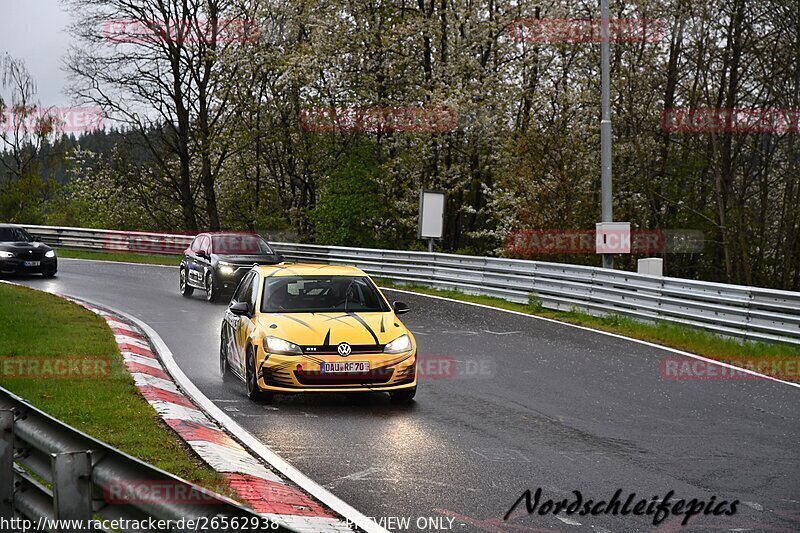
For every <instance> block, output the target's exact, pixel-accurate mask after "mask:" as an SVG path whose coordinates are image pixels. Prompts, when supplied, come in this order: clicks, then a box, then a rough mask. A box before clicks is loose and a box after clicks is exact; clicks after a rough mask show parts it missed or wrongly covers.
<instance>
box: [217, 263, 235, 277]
mask: <svg viewBox="0 0 800 533" xmlns="http://www.w3.org/2000/svg"><path fill="white" fill-rule="evenodd" d="M219 272H220V274H225V275H226V276H230V275H231V274H233V273H234V272H236V269H235V268H233V265H231V264H230V263H223V262H222V261H220V262H219Z"/></svg>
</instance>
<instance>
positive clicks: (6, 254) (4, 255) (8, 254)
mask: <svg viewBox="0 0 800 533" xmlns="http://www.w3.org/2000/svg"><path fill="white" fill-rule="evenodd" d="M0 257H2V258H3V259H8V258H9V257H14V252H0Z"/></svg>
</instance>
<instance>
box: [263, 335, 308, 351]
mask: <svg viewBox="0 0 800 533" xmlns="http://www.w3.org/2000/svg"><path fill="white" fill-rule="evenodd" d="M264 343H265V344H266V345H267V351H269V353H276V354H284V355H299V354H302V353H303V350H301V349H300V347H299V346H298V345H296V344H295V343H293V342H289V341H285V340H283V339H279V338H278V337H266V338H265V339H264Z"/></svg>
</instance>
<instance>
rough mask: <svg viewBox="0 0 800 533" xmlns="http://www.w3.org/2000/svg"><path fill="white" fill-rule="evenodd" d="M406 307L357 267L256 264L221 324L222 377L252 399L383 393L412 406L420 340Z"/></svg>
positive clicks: (236, 293) (235, 293) (238, 289)
mask: <svg viewBox="0 0 800 533" xmlns="http://www.w3.org/2000/svg"><path fill="white" fill-rule="evenodd" d="M408 310H409V307H408V306H407V305H406V304H404V303H402V302H392V303H391V304H390V303H389V302H388V300H387V299H386V298H385V297H384V295H383V293H382V292H381V291H380V289H378V287H377V286H376V285H375V283H373V281H372V280H371V279H370V278H369V276H367V275H366V274H365V273H364V272H362V271H361V270H359V269H357V268H354V267H347V266H328V265H314V264H308V265H305V264H293V265H274V266H256V267H253V269H252V270H250V271H249V272H248V273H247V274H246V275H245V276H244V278H242V281H241V282H240V283H239V286H238V287H237V288H236V291H235V292H234V294H233V298H232V300H231V303H230V306H229V307H228V309H227V310H226V312H225V317H224V318H223V320H222V333H221V337H220V354H219V362H220V372H221V374H222V376H223V379H225V378H230V377H231V376H232V375H235V376H237V377H238V378H240V379H241V380H243V381H244V382H245V384H246V385H247V396H248V397H249V398H250V399H251V400H269V399H271V398H272V396H273V394H274V393H276V392H281V393H298V392H311V391H314V392H367V391H385V392H388V393H389V394H390V396H391V397H392V399H393V400H395V401H401V402H407V401H411V400H412V399H413V398H414V395H415V394H416V391H417V368H416V367H417V343H416V341H415V339H414V336H413V335H412V334H411V332H410V331H409V330H408V329H406V327H405V326H404V325H403V323H402V322H400V320H399V319H398V318H397V315H400V314H403V313H405V312H407V311H408Z"/></svg>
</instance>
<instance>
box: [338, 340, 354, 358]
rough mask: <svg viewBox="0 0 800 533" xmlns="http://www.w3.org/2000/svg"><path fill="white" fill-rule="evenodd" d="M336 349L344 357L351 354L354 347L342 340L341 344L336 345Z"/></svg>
mask: <svg viewBox="0 0 800 533" xmlns="http://www.w3.org/2000/svg"><path fill="white" fill-rule="evenodd" d="M336 351H337V352H339V355H341V356H342V357H347V356H348V355H350V352H352V351H353V349H352V348H351V347H350V345H349V344H347V343H346V342H341V343H339V346H337V347H336Z"/></svg>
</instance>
